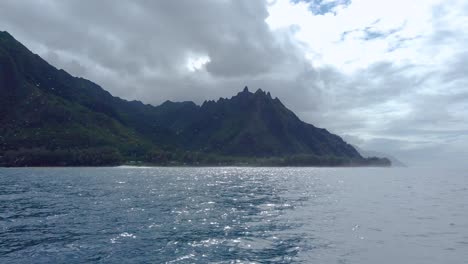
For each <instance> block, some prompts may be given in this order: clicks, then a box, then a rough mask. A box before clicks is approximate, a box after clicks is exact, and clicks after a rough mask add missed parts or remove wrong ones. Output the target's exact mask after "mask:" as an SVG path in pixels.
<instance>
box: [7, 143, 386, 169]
mask: <svg viewBox="0 0 468 264" xmlns="http://www.w3.org/2000/svg"><path fill="white" fill-rule="evenodd" d="M121 165H129V166H166V167H183V166H189V167H206V166H210V167H211V166H254V167H308V166H311V167H366V166H373V167H390V166H391V162H390V160H388V159H386V158H377V157H372V158H340V157H334V156H316V155H310V154H298V155H289V156H282V157H235V156H221V155H215V154H207V153H198V152H189V151H171V152H170V151H159V150H153V151H150V152H148V153H147V154H146V155H143V156H140V157H135V156H133V157H124V156H122V155H121V153H120V152H119V151H118V150H117V149H116V148H110V147H102V148H87V149H73V150H71V149H68V150H61V149H60V150H46V149H41V148H36V149H19V150H12V151H6V152H4V153H3V154H1V156H0V167H67V166H71V167H87V166H91V167H107V166H121Z"/></svg>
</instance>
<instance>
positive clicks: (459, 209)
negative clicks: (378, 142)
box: [0, 168, 468, 263]
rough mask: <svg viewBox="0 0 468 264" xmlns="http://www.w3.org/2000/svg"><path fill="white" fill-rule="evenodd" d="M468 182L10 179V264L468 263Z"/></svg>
mask: <svg viewBox="0 0 468 264" xmlns="http://www.w3.org/2000/svg"><path fill="white" fill-rule="evenodd" d="M467 176H468V175H466V174H465V173H464V171H457V170H423V169H376V168H337V169H331V168H54V169H50V168H42V169H0V262H1V263H89V262H98V263H119V262H120V263H212V262H215V263H464V261H466V260H467V259H468V221H467V219H468V210H467V209H468V208H467V207H468V178H467Z"/></svg>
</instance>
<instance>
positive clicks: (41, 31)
mask: <svg viewBox="0 0 468 264" xmlns="http://www.w3.org/2000/svg"><path fill="white" fill-rule="evenodd" d="M0 30H6V31H8V32H10V33H11V34H12V35H13V36H15V37H16V38H17V39H18V40H20V41H21V42H22V43H23V44H25V45H26V46H28V47H29V48H30V49H32V50H33V52H35V53H38V54H39V55H41V56H42V57H43V58H45V59H46V60H47V61H49V62H50V63H51V64H53V65H55V66H56V67H58V68H63V69H65V70H66V71H68V72H70V73H71V74H73V75H77V76H82V77H85V78H87V79H90V80H92V81H94V82H96V83H98V84H100V85H101V86H102V87H103V88H104V89H106V90H108V91H110V92H111V93H113V94H114V95H117V96H120V97H123V98H126V99H137V100H141V101H143V102H145V103H151V104H159V103H161V102H163V101H165V100H167V99H169V100H173V101H186V100H193V101H196V102H197V103H201V102H203V101H204V100H206V99H217V98H218V97H230V96H232V95H234V94H235V93H237V92H238V91H240V90H241V89H242V88H243V86H245V85H248V86H249V87H250V88H251V89H252V90H253V89H257V88H262V89H264V90H268V91H270V92H271V93H272V94H273V96H278V97H279V98H280V99H281V100H282V101H283V102H284V103H285V104H286V105H287V106H288V107H289V108H291V109H292V110H293V111H295V112H296V113H297V114H298V115H299V117H300V118H301V119H303V120H305V121H307V122H310V123H313V124H315V125H317V126H319V127H325V128H327V129H329V130H330V131H332V132H334V133H337V134H339V135H341V136H343V137H344V138H345V139H346V140H348V141H349V142H351V143H353V144H356V145H357V146H359V147H360V148H362V149H368V150H374V151H380V152H385V153H389V154H392V155H394V156H396V157H398V158H399V159H401V160H403V161H404V162H406V163H409V164H410V165H439V166H452V165H456V166H463V165H464V163H465V162H466V161H468V46H467V45H466V43H468V2H466V1H463V0H425V1H422V0H414V1H403V0H392V1H383V0H382V1H379V0H352V1H350V0H310V1H300V0H294V1H288V0H277V1H264V0H200V1H192V0H177V1H162V0H161V1H150V0H147V1H145V0H141V1H130V0H128V1H126V0H119V1H112V0H101V1H94V0H84V1H83V0H80V1H78V0H76V1H73V0H70V1H62V0H22V1H17V0H2V1H0Z"/></svg>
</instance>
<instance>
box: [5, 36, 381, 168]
mask: <svg viewBox="0 0 468 264" xmlns="http://www.w3.org/2000/svg"><path fill="white" fill-rule="evenodd" d="M0 95H1V97H0V165H1V166H104V165H118V164H156V165H183V164H186V165H247V164H248V165H278V166H286V165H291V166H294V165H301V166H307V165H315V166H359V165H379V166H388V165H390V161H389V160H388V159H386V158H376V157H374V158H364V157H362V156H361V155H360V154H359V152H358V151H357V150H356V149H355V148H354V147H353V146H351V145H350V144H348V143H346V142H345V141H343V140H342V139H341V138H340V137H339V136H337V135H334V134H332V133H330V132H328V131H327V130H326V129H323V128H318V127H315V126H313V125H311V124H307V123H305V122H303V121H301V120H300V119H299V118H298V117H297V116H296V115H295V114H294V113H293V112H292V111H290V110H289V109H288V108H286V107H285V106H284V105H283V103H282V102H281V101H280V100H279V99H278V98H273V97H272V96H271V95H270V93H268V92H265V91H262V90H260V89H259V90H257V91H256V92H250V91H249V90H248V88H247V87H245V88H244V90H243V91H241V92H239V93H238V94H237V95H235V96H233V97H232V98H229V99H224V98H220V99H219V100H217V101H205V102H204V103H203V104H202V105H197V104H195V103H193V102H171V101H166V102H164V103H163V104H161V105H159V106H152V105H148V104H143V103H141V102H139V101H126V100H124V99H121V98H118V97H114V96H112V95H111V94H110V93H109V92H107V91H105V90H104V89H103V88H101V87H100V86H99V85H97V84H95V83H93V82H91V81H89V80H86V79H83V78H77V77H74V76H72V75H70V74H68V73H67V72H65V71H64V70H59V69H56V68H55V67H54V66H52V65H50V64H49V63H47V62H46V61H45V60H43V59H42V58H41V57H40V56H38V55H36V54H34V53H32V52H31V51H30V50H28V49H27V48H26V47H25V46H24V45H22V44H21V43H20V42H18V41H17V40H15V39H14V38H13V37H12V36H11V35H10V34H9V33H7V32H0Z"/></svg>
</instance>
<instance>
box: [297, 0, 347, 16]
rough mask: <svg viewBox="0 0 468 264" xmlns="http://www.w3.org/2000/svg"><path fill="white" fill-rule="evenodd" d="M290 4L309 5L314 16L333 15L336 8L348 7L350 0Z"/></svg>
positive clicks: (321, 0)
mask: <svg viewBox="0 0 468 264" xmlns="http://www.w3.org/2000/svg"><path fill="white" fill-rule="evenodd" d="M290 1H291V2H292V3H300V2H305V3H309V9H310V11H311V12H312V13H313V14H314V15H324V14H327V13H335V8H336V7H337V6H348V5H350V4H351V0H290Z"/></svg>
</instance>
